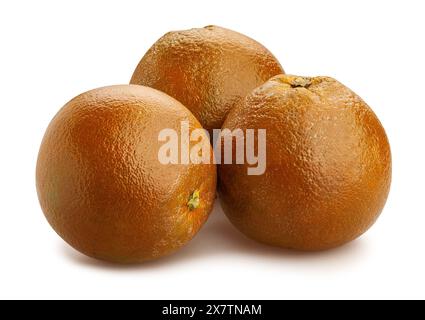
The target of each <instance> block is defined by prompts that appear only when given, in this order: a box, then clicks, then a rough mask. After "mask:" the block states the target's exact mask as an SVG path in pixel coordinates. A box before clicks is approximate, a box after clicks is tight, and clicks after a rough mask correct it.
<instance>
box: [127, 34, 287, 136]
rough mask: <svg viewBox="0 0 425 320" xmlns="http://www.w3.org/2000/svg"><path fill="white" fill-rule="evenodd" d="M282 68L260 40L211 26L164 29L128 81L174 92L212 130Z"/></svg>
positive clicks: (172, 93)
mask: <svg viewBox="0 0 425 320" xmlns="http://www.w3.org/2000/svg"><path fill="white" fill-rule="evenodd" d="M280 73H283V69H282V67H281V66H280V64H279V62H278V61H277V59H276V58H275V57H274V56H273V55H272V54H271V53H270V52H269V51H268V50H267V49H266V48H265V47H264V46H262V45H261V44H260V43H258V42H256V41H254V40H252V39H251V38H248V37H247V36H244V35H242V34H240V33H237V32H235V31H232V30H229V29H224V28H220V27H217V26H207V27H205V28H198V29H190V30H184V31H173V32H168V33H167V34H165V35H164V36H163V37H161V38H160V39H159V40H158V41H157V42H155V44H154V45H153V46H152V47H151V48H150V49H149V51H148V52H147V53H146V54H145V56H144V57H143V58H142V60H141V61H140V63H139V65H138V66H137V68H136V70H135V71H134V74H133V77H132V78H131V82H130V83H132V84H141V85H145V86H149V87H152V88H155V89H158V90H161V91H163V92H165V93H167V94H169V95H170V96H172V97H174V98H176V99H177V100H179V101H180V102H181V103H183V104H184V105H185V106H186V107H187V108H188V109H189V110H190V111H192V113H193V114H194V115H195V117H197V119H198V120H199V121H200V122H201V124H202V125H203V127H204V128H205V129H208V130H209V131H210V133H211V130H212V129H220V128H221V126H222V124H223V121H224V118H225V117H226V115H227V113H228V111H229V110H230V109H231V108H233V107H234V106H235V104H236V103H237V102H238V101H239V100H240V99H241V98H243V97H244V96H245V95H246V94H248V93H249V92H250V91H251V90H253V89H254V88H256V87H258V86H259V85H261V84H263V83H264V82H265V81H267V80H268V79H270V78H271V77H272V76H275V75H277V74H280Z"/></svg>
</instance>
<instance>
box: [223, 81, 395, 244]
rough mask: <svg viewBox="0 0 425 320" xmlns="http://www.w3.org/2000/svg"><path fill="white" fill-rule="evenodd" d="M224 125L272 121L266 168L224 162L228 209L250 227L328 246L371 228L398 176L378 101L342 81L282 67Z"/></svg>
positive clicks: (278, 240) (272, 239)
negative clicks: (375, 107) (256, 170)
mask: <svg viewBox="0 0 425 320" xmlns="http://www.w3.org/2000/svg"><path fill="white" fill-rule="evenodd" d="M223 128H227V129H230V130H235V129H238V128H239V129H242V130H246V129H265V130H266V137H267V140H266V141H267V143H266V147H267V153H266V155H267V167H266V170H265V172H264V174H262V175H248V174H247V168H248V167H249V165H248V164H232V165H220V166H219V189H220V198H221V201H222V204H223V208H224V212H225V213H226V215H227V216H228V217H229V219H230V221H231V222H232V223H233V224H234V225H235V226H236V227H237V228H238V229H239V230H240V231H242V232H243V233H244V234H246V235H247V236H248V237H250V238H252V239H255V240H258V241H260V242H263V243H266V244H270V245H275V246H280V247H284V248H293V249H300V250H322V249H328V248H332V247H336V246H339V245H342V244H344V243H347V242H348V241H351V240H353V239H355V238H357V237H358V236H360V235H361V234H363V233H364V232H365V231H366V230H367V229H368V228H369V227H370V226H372V224H373V223H374V222H375V221H376V219H377V218H378V216H379V214H380V213H381V210H382V208H383V207H384V204H385V202H386V199H387V195H388V192H389V188H390V182H391V153H390V146H389V143H388V139H387V136H386V134H385V131H384V128H383V127H382V125H381V123H380V121H379V120H378V118H377V117H376V115H375V114H374V112H373V111H372V109H371V108H370V107H369V106H368V105H367V104H366V103H365V102H364V101H363V100H362V99H361V98H360V97H359V96H358V95H356V94H355V93H354V92H353V91H351V90H350V89H348V88H347V87H345V86H344V85H342V84H341V83H339V82H338V81H336V80H334V79H332V78H329V77H316V78H309V77H298V76H290V75H280V76H277V77H274V78H272V79H271V80H270V81H268V82H267V83H265V84H264V85H262V86H260V87H259V88H257V89H255V90H254V91H253V92H252V93H251V94H249V95H248V96H247V97H246V98H245V99H244V100H243V102H242V103H241V104H240V105H238V106H237V107H236V108H235V109H233V110H232V111H231V112H230V114H229V116H228V117H227V119H226V121H225V123H224V125H223ZM228 134H230V132H227V133H224V134H223V138H224V137H225V136H226V135H228ZM233 148H235V146H233ZM257 148H258V147H257ZM233 152H235V150H233Z"/></svg>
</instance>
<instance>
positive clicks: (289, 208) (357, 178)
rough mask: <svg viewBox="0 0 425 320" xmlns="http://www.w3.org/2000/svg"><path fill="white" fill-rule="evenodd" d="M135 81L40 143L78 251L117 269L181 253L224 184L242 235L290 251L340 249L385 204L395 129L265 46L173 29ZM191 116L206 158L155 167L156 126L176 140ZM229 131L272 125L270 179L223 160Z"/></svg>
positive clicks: (89, 100)
mask: <svg viewBox="0 0 425 320" xmlns="http://www.w3.org/2000/svg"><path fill="white" fill-rule="evenodd" d="M130 83H131V84H130V85H120V86H110V87H104V88H99V89H95V90H91V91H88V92H86V93H83V94H81V95H79V96H77V97H75V98H74V99H72V100H71V101H69V102H68V103H67V104H66V105H65V106H64V107H63V108H62V109H61V110H60V111H59V112H58V114H57V115H56V116H55V117H54V118H53V120H52V122H51V123H50V125H49V127H48V128H47V131H46V133H45V136H44V139H43V141H42V144H41V148H40V152H39V157H38V162H37V177H36V178H37V192H38V196H39V199H40V203H41V207H42V209H43V212H44V213H45V216H46V218H47V220H48V221H49V223H50V224H51V226H52V227H53V229H54V230H55V231H56V232H57V233H58V234H59V235H60V236H61V237H62V238H63V239H64V240H65V241H66V242H67V243H69V244H70V245H71V246H73V247H74V248H75V249H77V250H79V251H80V252H82V253H84V254H86V255H88V256H91V257H94V258H98V259H102V260H107V261H113V262H120V263H135V262H141V261H145V260H151V259H156V258H159V257H162V256H165V255H168V254H170V253H172V252H175V251H176V250H177V249H179V248H181V247H182V246H183V245H185V244H186V243H187V242H188V241H190V240H191V239H192V238H193V237H194V236H195V235H196V233H197V232H198V231H199V230H200V228H201V227H202V226H203V224H204V223H205V222H206V220H207V219H208V216H209V214H210V212H211V210H212V207H213V203H214V200H215V198H216V189H217V184H218V192H219V198H220V201H221V203H222V206H223V209H224V212H225V213H226V215H227V216H228V218H229V220H230V221H231V222H232V223H233V225H234V226H235V227H236V228H237V229H239V230H240V231H241V232H243V233H244V234H245V235H247V236H248V237H250V238H252V239H255V240H257V241H260V242H263V243H266V244H270V245H274V246H280V247H284V248H292V249H298V250H322V249H328V248H332V247H336V246H339V245H342V244H344V243H347V242H348V241H351V240H353V239H355V238H357V237H359V236H360V235H361V234H363V233H364V232H365V231H366V230H367V229H368V228H369V227H370V226H371V225H372V224H373V223H374V222H375V220H376V219H377V218H378V216H379V214H380V212H381V211H382V209H383V206H384V204H385V201H386V198H387V195H388V192H389V187H390V182H391V154H390V147H389V143H388V139H387V136H386V134H385V131H384V129H383V127H382V125H381V123H380V122H379V120H378V118H377V117H376V115H375V114H374V113H373V111H372V110H371V109H370V107H369V106H368V105H367V104H366V103H365V102H364V101H363V100H362V99H361V98H360V97H359V96H357V95H356V94H355V93H354V92H352V91H351V90H350V89H348V88H347V87H345V86H344V85H342V84H341V83H339V82H338V81H336V80H334V79H332V78H329V77H299V76H292V75H285V74H284V71H283V69H282V67H281V65H280V63H279V62H278V60H277V59H276V58H275V57H274V56H273V55H272V54H271V53H270V52H269V51H268V50H267V49H266V48H265V47H264V46H262V45H261V44H260V43H258V42H256V41H254V40H252V39H251V38H248V37H246V36H244V35H242V34H240V33H237V32H234V31H231V30H228V29H224V28H220V27H216V26H208V27H205V28H201V29H191V30H186V31H177V32H169V33H167V34H165V35H164V36H163V37H162V38H160V39H159V40H158V41H157V42H156V43H155V44H154V45H153V46H152V47H151V48H150V49H149V51H148V52H147V53H146V54H145V55H144V57H143V58H142V60H141V61H140V63H139V64H138V66H137V68H136V70H135V71H134V74H133V76H132V78H131V81H130ZM182 122H184V123H186V124H187V130H188V132H187V134H189V135H190V134H191V133H193V132H195V131H199V130H196V129H202V128H204V129H206V130H205V131H201V132H202V134H201V135H200V136H199V137H198V138H199V139H198V140H197V141H193V140H192V139H190V140H189V141H187V143H188V147H189V148H190V147H192V146H195V145H197V147H198V148H199V150H202V152H205V151H209V152H208V154H209V156H208V157H209V159H210V160H211V161H209V162H207V163H199V162H198V163H196V162H189V163H180V162H179V163H169V164H164V163H162V162H161V161H160V159H159V157H158V154H159V152H160V150H161V147H162V146H163V144H164V141H161V139H159V136H160V134H161V132H162V131H163V130H164V129H167V130H168V129H171V130H174V132H176V134H177V135H180V134H181V133H183V132H182V131H183V127H182V126H181V123H182ZM220 128H223V129H229V130H226V131H222V135H221V137H220V139H221V140H219V141H222V140H224V139H225V138H226V135H229V134H232V131H233V132H234V130H238V129H241V130H242V131H245V130H248V129H255V130H259V129H263V130H266V134H267V135H266V137H267V144H266V147H267V153H266V156H267V165H266V168H265V170H264V173H263V174H260V175H249V174H248V170H247V169H248V168H249V166H250V165H249V164H242V163H240V164H236V163H232V164H218V165H217V166H216V164H214V161H213V160H214V155H213V149H212V146H211V144H210V139H209V138H208V137H209V136H210V135H208V133H209V134H211V133H212V132H213V130H214V129H220ZM234 138H235V137H234V136H233V135H232V136H231V137H230V139H234ZM235 148H236V147H235V144H233V149H235ZM232 151H233V153H235V152H236V150H232ZM217 169H218V175H217ZM217 180H218V182H217Z"/></svg>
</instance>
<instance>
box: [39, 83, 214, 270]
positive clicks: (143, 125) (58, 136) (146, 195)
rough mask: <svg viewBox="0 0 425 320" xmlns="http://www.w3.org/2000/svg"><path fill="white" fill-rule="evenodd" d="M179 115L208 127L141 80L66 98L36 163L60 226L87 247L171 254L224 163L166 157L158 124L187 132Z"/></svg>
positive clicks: (105, 252) (204, 205) (43, 194)
mask: <svg viewBox="0 0 425 320" xmlns="http://www.w3.org/2000/svg"><path fill="white" fill-rule="evenodd" d="M181 121H187V122H188V123H189V127H190V131H191V132H192V131H193V130H194V129H202V127H201V125H200V124H199V122H198V121H197V120H196V118H195V117H194V116H193V115H192V114H191V112H190V111H189V110H187V109H186V108H185V107H184V106H183V105H182V104H181V103H180V102H178V101H177V100H175V99H173V98H171V97H169V96H168V95H166V94H165V93H162V92H160V91H157V90H154V89H151V88H147V87H143V86H133V85H123V86H111V87H104V88H100V89H95V90H92V91H88V92H86V93H83V94H81V95H79V96H78V97H76V98H74V99H72V100H71V101H70V102H68V103H67V104H66V105H65V106H64V107H63V108H62V109H61V110H60V111H59V113H58V114H57V115H56V116H55V117H54V119H53V120H52V122H51V123H50V125H49V127H48V128H47V131H46V133H45V136H44V139H43V142H42V144H41V148H40V152H39V156H38V162H37V191H38V196H39V199H40V203H41V207H42V209H43V211H44V214H45V216H46V218H47V220H48V221H49V222H50V224H51V226H52V227H53V229H54V230H55V231H56V232H57V233H58V234H59V235H60V236H61V237H62V238H63V239H64V240H65V241H66V242H68V243H69V244H70V245H71V246H73V247H74V248H75V249H77V250H79V251H81V252H82V253H84V254H86V255H88V256H91V257H94V258H98V259H103V260H108V261H114V262H121V263H133V262H140V261H144V260H150V259H155V258H159V257H162V256H164V255H168V254H170V253H172V252H174V251H176V250H177V249H178V248H180V247H182V246H183V245H184V244H186V243H187V242H188V241H189V240H190V239H192V237H193V236H194V235H195V234H196V233H197V232H198V230H199V229H200V228H201V226H202V225H203V224H204V222H205V221H206V220H207V218H208V215H209V213H210V211H211V208H212V205H213V201H214V198H215V187H216V168H215V165H214V164H193V163H190V164H168V165H164V164H161V163H160V161H159V159H158V151H159V148H160V147H161V145H162V143H163V142H160V141H158V135H159V132H160V131H161V130H162V129H165V128H169V129H173V130H175V131H176V132H177V133H178V134H180V132H181V125H180V123H181ZM204 135H205V133H204ZM204 138H205V139H203V140H202V141H204V143H206V144H208V146H207V148H211V146H210V144H209V140H208V139H207V137H206V135H205V136H204ZM192 144H193V142H192Z"/></svg>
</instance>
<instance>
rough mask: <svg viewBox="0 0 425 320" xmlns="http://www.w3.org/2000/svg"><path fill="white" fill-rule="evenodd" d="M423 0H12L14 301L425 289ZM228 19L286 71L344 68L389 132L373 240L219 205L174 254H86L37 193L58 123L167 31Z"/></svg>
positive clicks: (3, 29) (9, 281)
mask: <svg viewBox="0 0 425 320" xmlns="http://www.w3.org/2000/svg"><path fill="white" fill-rule="evenodd" d="M424 15H425V5H424V1H420V0H418V1H407V0H404V1H388V0H386V1H370V0H368V1H361V0H356V1H293V0H292V1H282V0H280V1H264V0H262V1H252V2H250V1H229V0H226V1H218V0H215V1H199V0H196V1H168V2H165V1H159V0H154V1H122V0H121V1H114V2H112V1H105V0H103V1H76V0H74V1H67V2H65V1H42V0H38V1H25V2H24V1H7V2H6V1H1V2H0V110H1V116H0V121H1V126H0V139H1V140H0V141H1V157H0V171H1V176H0V199H1V201H0V298H140V299H168V298H175V299H186V298H200V299H202V298H211V299H213V298H219V299H226V298H232V299H248V298H250V299H284V298H294V299H295V298H308V299H309V298H325V299H326V298H425V292H424V290H425V289H424V288H425V276H424V272H425V250H424V245H425V208H424V197H425V190H424V189H425V186H424V181H425V173H424V166H425V152H424V150H423V148H424V146H425V144H424V142H423V138H424V127H425V118H424V116H425V102H424V98H425V90H424V81H425V77H424V76H425V63H424V59H425V47H424V43H425V42H424V40H425V38H424V31H425V18H424ZM209 24H217V25H221V26H224V27H227V28H231V29H234V30H236V31H239V32H242V33H244V34H246V35H248V36H251V37H253V38H254V39H256V40H258V41H260V42H262V43H263V44H264V45H265V46H267V47H268V48H269V49H270V50H271V51H272V52H273V53H274V54H275V55H276V56H277V57H278V58H279V59H280V61H281V63H282V65H283V67H284V68H285V70H286V71H287V73H292V74H299V75H329V76H332V77H334V78H336V79H338V80H340V81H341V82H342V83H344V84H346V85H347V86H348V87H350V88H351V89H353V90H354V91H356V92H357V93H358V94H359V95H360V96H361V97H363V99H365V100H366V102H368V104H369V105H370V106H371V107H372V108H373V109H374V110H375V112H376V114H377V115H378V117H379V118H380V119H381V121H382V123H383V125H384V127H385V128H386V130H387V133H388V136H389V140H390V143H391V147H392V153H393V183H392V189H391V193H390V196H389V199H388V202H387V205H386V207H385V209H384V211H383V214H382V216H381V218H380V219H379V221H378V222H377V223H376V225H375V226H374V227H373V228H372V229H371V230H370V231H369V232H368V233H367V234H365V235H364V236H363V237H361V238H360V239H359V240H357V241H355V242H353V243H351V244H349V245H346V246H344V247H341V248H339V249H336V250H332V251H328V252H323V253H315V254H305V253H294V252H287V251H283V250H278V249H273V248H269V247H266V246H262V245H259V244H256V243H254V242H252V241H249V240H247V239H245V238H244V237H243V236H241V235H240V234H239V233H238V232H237V231H235V230H234V229H233V227H232V226H231V225H230V224H229V223H228V222H227V221H226V220H225V218H224V217H223V214H222V212H221V210H220V209H219V208H216V210H215V211H214V212H213V214H212V216H211V218H210V220H209V221H208V223H207V225H206V226H205V227H204V228H203V230H202V231H201V232H200V233H199V234H198V236H197V237H196V238H195V239H194V240H193V241H192V242H191V243H190V244H189V245H188V246H187V247H185V248H184V249H183V250H181V251H180V252H178V253H177V254H175V255H174V256H172V257H169V258H166V259H162V260H159V261H156V262H151V263H147V264H142V265H139V266H132V267H121V266H114V265H110V264H105V263H102V262H97V261H95V260H92V259H89V258H86V257H85V256H82V255H81V254H79V253H77V252H76V251H74V250H73V249H71V248H69V247H68V246H67V245H66V244H65V243H64V242H63V241H62V240H61V239H60V238H59V237H58V236H57V235H56V234H55V233H54V231H53V230H52V229H51V228H50V226H49V225H48V224H47V222H46V220H45V218H44V216H43V214H42V212H41V210H40V206H39V204H38V200H37V196H36V191H35V177H34V176H35V164H36V157H37V153H38V148H39V144H40V142H41V139H42V136H43V133H44V130H45V128H46V127H47V125H48V123H49V121H50V120H51V118H52V117H53V116H54V114H55V113H56V112H57V111H58V109H59V108H60V107H61V106H62V105H63V104H64V103H66V102H67V101H68V100H69V99H71V98H72V97H74V96H75V95H77V94H79V93H81V92H83V91H86V90H89V89H92V88H95V87H99V86H104V85H110V84H118V83H127V82H128V81H129V79H130V77H131V75H132V72H133V69H134V68H135V66H136V64H137V63H138V61H139V59H140V58H141V57H142V55H143V54H144V52H145V51H146V50H147V49H148V48H149V47H150V46H151V45H152V44H153V43H154V42H155V41H156V40H157V39H158V38H159V37H160V36H161V35H162V34H164V33H165V32H167V31H170V30H176V29H177V30H178V29H187V28H192V27H202V26H205V25H209Z"/></svg>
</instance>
